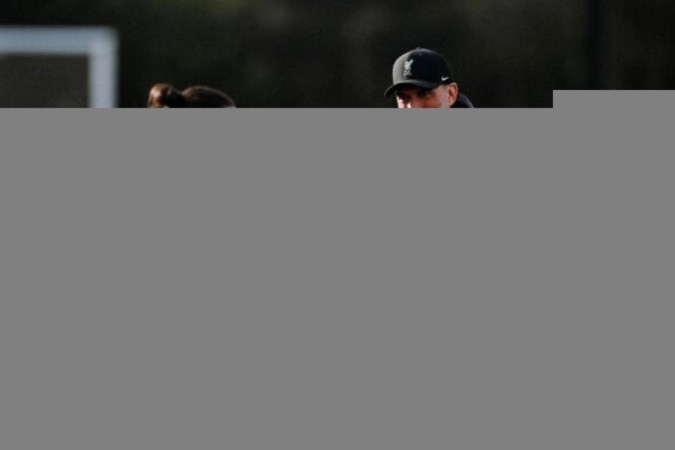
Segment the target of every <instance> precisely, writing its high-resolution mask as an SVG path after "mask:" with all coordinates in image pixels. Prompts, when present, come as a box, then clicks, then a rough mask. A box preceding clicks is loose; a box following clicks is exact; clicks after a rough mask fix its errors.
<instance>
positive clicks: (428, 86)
mask: <svg viewBox="0 0 675 450" xmlns="http://www.w3.org/2000/svg"><path fill="white" fill-rule="evenodd" d="M440 84H441V83H434V82H433V81H424V80H405V81H402V82H400V83H396V84H392V85H391V86H389V87H388V88H387V90H386V91H384V96H385V97H389V96H390V95H391V94H393V93H394V91H395V90H396V88H397V87H399V86H417V87H421V88H423V89H434V88H436V87H438V86H440Z"/></svg>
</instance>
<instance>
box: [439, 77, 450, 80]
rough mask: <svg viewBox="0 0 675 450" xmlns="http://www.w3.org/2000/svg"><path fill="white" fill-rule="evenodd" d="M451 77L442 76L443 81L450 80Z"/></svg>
mask: <svg viewBox="0 0 675 450" xmlns="http://www.w3.org/2000/svg"><path fill="white" fill-rule="evenodd" d="M449 79H450V77H441V81H448V80H449Z"/></svg>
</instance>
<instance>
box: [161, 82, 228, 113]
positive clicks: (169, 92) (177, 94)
mask: <svg viewBox="0 0 675 450" xmlns="http://www.w3.org/2000/svg"><path fill="white" fill-rule="evenodd" d="M148 108H236V105H235V103H234V100H232V97H230V96H229V95H227V94H226V93H224V92H222V91H219V90H218V89H214V88H212V87H208V86H192V87H189V88H187V89H185V90H183V91H179V90H178V89H176V88H174V87H173V86H171V85H170V84H166V83H158V84H155V85H154V86H153V87H152V88H151V89H150V93H149V95H148Z"/></svg>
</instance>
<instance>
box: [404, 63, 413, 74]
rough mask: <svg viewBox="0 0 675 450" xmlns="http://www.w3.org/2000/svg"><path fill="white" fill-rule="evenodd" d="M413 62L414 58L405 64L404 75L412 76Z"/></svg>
mask: <svg viewBox="0 0 675 450" xmlns="http://www.w3.org/2000/svg"><path fill="white" fill-rule="evenodd" d="M412 64H413V60H412V59H409V60H407V61H406V62H405V63H404V64H403V76H404V77H409V76H412Z"/></svg>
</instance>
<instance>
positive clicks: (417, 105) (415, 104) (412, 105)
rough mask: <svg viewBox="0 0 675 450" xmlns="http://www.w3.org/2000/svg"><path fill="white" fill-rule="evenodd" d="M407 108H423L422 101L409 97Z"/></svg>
mask: <svg viewBox="0 0 675 450" xmlns="http://www.w3.org/2000/svg"><path fill="white" fill-rule="evenodd" d="M407 106H408V108H423V107H424V105H423V102H422V99H419V98H416V97H415V98H411V99H410V101H409V102H408V105H407Z"/></svg>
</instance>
